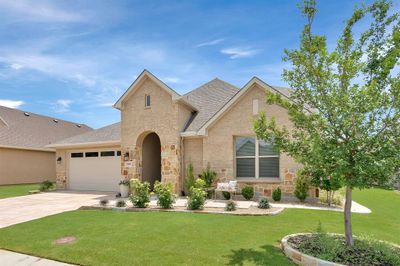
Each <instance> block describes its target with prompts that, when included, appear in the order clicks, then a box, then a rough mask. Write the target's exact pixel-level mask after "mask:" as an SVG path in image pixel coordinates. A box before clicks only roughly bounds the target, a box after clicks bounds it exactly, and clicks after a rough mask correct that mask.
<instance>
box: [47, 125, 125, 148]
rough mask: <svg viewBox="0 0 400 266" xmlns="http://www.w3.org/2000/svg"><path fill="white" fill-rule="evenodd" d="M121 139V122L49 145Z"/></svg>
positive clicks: (117, 140)
mask: <svg viewBox="0 0 400 266" xmlns="http://www.w3.org/2000/svg"><path fill="white" fill-rule="evenodd" d="M120 139H121V123H115V124H111V125H109V126H105V127H102V128H99V129H96V130H93V131H89V132H86V133H83V134H80V135H77V136H73V137H71V138H67V139H64V140H61V141H58V142H56V143H53V144H51V145H49V147H63V146H73V145H80V144H90V143H93V144H96V143H97V144H99V143H113V142H115V143H119V141H120Z"/></svg>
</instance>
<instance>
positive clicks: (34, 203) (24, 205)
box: [0, 191, 113, 228]
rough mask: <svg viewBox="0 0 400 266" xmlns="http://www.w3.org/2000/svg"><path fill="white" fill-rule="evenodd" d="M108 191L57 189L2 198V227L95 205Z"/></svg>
mask: <svg viewBox="0 0 400 266" xmlns="http://www.w3.org/2000/svg"><path fill="white" fill-rule="evenodd" d="M112 194H113V193H107V192H80V191H79V192H78V191H56V192H47V193H40V194H34V195H28V196H22V197H15V198H6V199H1V200H0V228H3V227H7V226H10V225H13V224H18V223H23V222H27V221H31V220H35V219H38V218H42V217H45V216H49V215H53V214H57V213H62V212H65V211H72V210H76V209H78V208H79V207H81V206H82V205H93V204H95V203H97V202H98V201H99V200H100V199H101V198H103V197H110V196H111V195H112Z"/></svg>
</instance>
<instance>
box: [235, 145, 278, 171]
mask: <svg viewBox="0 0 400 266" xmlns="http://www.w3.org/2000/svg"><path fill="white" fill-rule="evenodd" d="M235 155H236V158H235V160H236V177H237V178H239V179H240V178H243V179H245V178H279V152H277V151H275V150H274V147H273V145H272V144H270V143H267V142H265V141H263V140H258V139H256V138H255V137H236V138H235Z"/></svg>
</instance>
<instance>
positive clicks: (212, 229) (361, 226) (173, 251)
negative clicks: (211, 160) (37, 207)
mask: <svg viewBox="0 0 400 266" xmlns="http://www.w3.org/2000/svg"><path fill="white" fill-rule="evenodd" d="M354 200H355V201H357V202H359V203H361V204H363V205H365V206H367V207H369V208H370V209H371V210H372V214H369V215H363V214H354V216H353V217H354V220H353V221H354V222H353V224H354V225H353V226H354V233H355V234H356V235H357V234H358V235H360V234H368V235H370V236H373V237H375V238H377V239H382V240H387V241H390V242H394V243H397V244H400V239H399V238H398V235H399V234H400V223H399V221H400V194H399V193H395V192H393V191H385V190H380V189H372V190H364V191H355V193H354ZM319 221H321V223H322V226H323V227H324V228H325V229H326V230H328V231H330V232H337V233H343V228H342V225H343V215H342V213H337V212H332V211H314V210H301V209H286V210H285V211H284V212H283V213H281V214H279V215H277V216H262V217H252V216H230V215H213V214H193V213H163V212H154V213H153V212H139V213H129V212H116V211H73V212H67V213H63V214H59V215H54V216H50V217H46V218H43V219H39V220H35V221H31V222H27V223H23V224H19V225H15V226H11V227H8V228H4V229H1V230H0V248H5V249H10V250H15V251H19V252H25V253H29V254H33V255H37V256H42V257H47V258H51V259H57V260H62V261H66V262H70V263H77V264H84V265H176V264H181V265H182V264H186V265H205V264H210V265H217V264H218V265H220V264H226V265H292V264H291V262H290V261H289V260H288V259H286V257H285V256H284V255H283V253H282V252H281V250H280V249H279V240H280V239H281V238H282V237H283V236H284V235H287V234H291V233H296V232H308V231H312V230H314V229H315V228H316V227H317V225H318V222H319ZM64 236H75V237H76V238H77V240H76V242H74V243H70V244H64V245H55V244H53V241H54V240H56V239H58V238H61V237H64Z"/></svg>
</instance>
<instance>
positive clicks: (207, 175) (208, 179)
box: [199, 163, 217, 187]
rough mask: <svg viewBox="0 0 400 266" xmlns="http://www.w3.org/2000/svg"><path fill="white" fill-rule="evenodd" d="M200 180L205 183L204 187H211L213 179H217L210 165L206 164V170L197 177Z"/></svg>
mask: <svg viewBox="0 0 400 266" xmlns="http://www.w3.org/2000/svg"><path fill="white" fill-rule="evenodd" d="M199 178H200V179H203V180H204V181H205V183H206V187H212V186H213V184H214V181H215V179H216V178H217V173H216V172H215V171H212V170H211V166H210V163H207V168H206V169H205V170H203V172H202V173H201V174H200V175H199Z"/></svg>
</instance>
